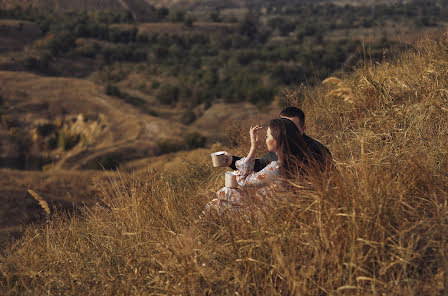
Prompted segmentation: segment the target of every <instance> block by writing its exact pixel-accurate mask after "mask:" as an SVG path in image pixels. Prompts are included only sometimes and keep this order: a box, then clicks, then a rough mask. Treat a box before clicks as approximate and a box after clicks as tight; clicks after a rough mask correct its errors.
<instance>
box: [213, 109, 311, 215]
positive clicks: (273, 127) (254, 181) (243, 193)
mask: <svg viewBox="0 0 448 296" xmlns="http://www.w3.org/2000/svg"><path fill="white" fill-rule="evenodd" d="M261 128H262V127H261V126H258V125H256V126H254V127H251V128H250V131H249V134H250V141H251V147H250V151H249V154H248V155H247V157H244V158H242V159H240V160H238V161H237V162H236V168H237V170H236V171H235V172H234V173H235V174H236V180H237V182H238V185H239V186H240V188H228V187H224V188H222V189H221V190H219V191H218V192H217V193H216V194H217V198H215V199H213V200H212V201H211V202H209V203H208V204H207V206H206V211H208V210H211V209H215V210H218V211H220V210H224V209H228V208H237V209H238V208H241V207H248V206H250V205H251V204H252V203H253V200H251V199H250V198H249V195H248V194H247V193H248V192H250V191H253V193H254V194H253V195H251V196H254V197H255V200H258V201H259V202H262V201H263V199H265V197H266V196H267V195H268V192H269V191H271V190H274V189H275V188H278V187H279V186H281V180H282V179H285V178H286V179H287V178H294V177H295V176H297V175H298V174H300V173H301V172H302V171H303V169H304V168H305V167H306V164H307V163H308V162H309V157H308V156H309V155H311V153H310V151H309V148H308V146H307V144H306V142H305V141H304V140H303V138H302V136H301V134H300V132H299V130H298V128H297V126H296V125H295V124H294V123H293V122H292V121H290V120H289V119H285V118H276V119H273V120H271V122H270V123H269V127H268V130H267V131H266V146H267V149H268V151H270V152H275V153H276V154H277V156H278V161H273V162H271V163H270V164H269V165H268V166H266V167H265V168H264V169H262V170H261V171H259V172H254V159H255V153H256V151H257V148H258V146H259V145H260V136H259V131H260V129H261Z"/></svg>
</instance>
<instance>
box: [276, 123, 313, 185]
mask: <svg viewBox="0 0 448 296" xmlns="http://www.w3.org/2000/svg"><path fill="white" fill-rule="evenodd" d="M269 128H270V129H271V134H272V137H273V138H274V139H275V141H276V142H277V148H278V153H279V157H281V159H279V160H280V161H281V165H280V171H281V173H282V174H283V175H284V176H285V177H287V178H294V177H295V176H297V175H298V174H299V173H300V172H301V171H303V170H304V169H305V167H306V166H307V164H308V162H309V159H310V156H311V152H310V149H309V148H308V145H307V144H306V142H305V140H304V139H303V137H302V135H301V134H300V131H299V129H298V128H297V126H296V125H295V124H294V122H292V121H291V120H289V119H286V118H275V119H272V120H271V121H270V122H269Z"/></svg>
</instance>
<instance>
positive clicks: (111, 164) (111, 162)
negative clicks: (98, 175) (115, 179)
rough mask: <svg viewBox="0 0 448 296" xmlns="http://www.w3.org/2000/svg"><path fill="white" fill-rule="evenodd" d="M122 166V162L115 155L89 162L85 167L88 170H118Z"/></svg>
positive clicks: (104, 156)
mask: <svg viewBox="0 0 448 296" xmlns="http://www.w3.org/2000/svg"><path fill="white" fill-rule="evenodd" d="M119 166H120V161H119V160H118V158H117V157H114V156H113V155H103V156H101V157H100V158H95V159H92V160H89V161H88V162H87V164H86V165H85V167H84V168H85V169H88V170H108V171H111V170H116V169H117V168H118V167H119Z"/></svg>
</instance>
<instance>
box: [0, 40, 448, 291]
mask: <svg viewBox="0 0 448 296" xmlns="http://www.w3.org/2000/svg"><path fill="white" fill-rule="evenodd" d="M419 48H420V49H419V51H417V52H413V53H405V54H403V55H402V56H401V57H400V58H399V59H397V60H396V61H393V62H387V61H385V62H383V63H382V64H371V65H366V66H365V67H362V68H360V69H358V70H357V71H356V72H355V73H354V75H353V76H351V77H349V78H347V79H343V80H342V83H343V86H344V88H348V89H350V100H347V99H344V96H343V95H345V94H346V93H347V92H344V93H339V92H335V91H334V88H331V87H329V86H321V87H318V88H314V89H306V88H305V89H304V88H300V89H297V90H295V91H292V92H290V93H288V97H289V99H290V101H291V103H292V104H295V105H300V106H301V107H303V109H304V110H305V112H306V114H307V115H308V118H307V125H308V134H310V135H313V136H315V137H316V138H318V139H320V140H321V141H322V142H323V143H325V144H327V146H328V147H329V148H330V150H331V151H332V154H333V156H334V158H335V161H336V165H337V170H338V172H337V173H335V174H332V175H330V176H328V178H322V179H311V180H308V181H304V180H302V181H298V182H293V184H291V185H292V186H291V190H290V192H289V193H288V194H287V198H286V199H285V198H280V197H284V195H285V193H282V194H281V196H273V197H272V200H273V203H271V204H268V205H266V206H265V207H263V208H261V209H259V210H256V211H253V212H241V213H232V212H230V213H227V214H224V215H222V216H216V217H204V218H203V219H198V217H199V216H200V213H201V211H202V210H203V208H204V206H205V204H206V203H207V202H208V201H209V200H211V199H212V198H214V194H215V192H216V190H218V189H219V188H220V187H221V186H222V185H223V174H222V173H223V170H222V169H213V168H212V167H211V165H210V163H209V159H208V155H207V153H206V151H204V156H203V157H202V158H201V157H199V158H197V157H195V158H194V159H195V161H194V162H192V161H188V160H187V161H181V160H179V161H178V164H177V165H178V167H181V168H182V169H181V170H176V169H175V166H174V165H171V166H170V167H171V168H173V169H172V170H169V171H167V172H160V171H154V170H151V169H148V170H147V171H146V172H144V173H138V174H137V173H134V174H131V173H130V174H128V173H122V174H121V178H119V180H118V181H117V180H111V181H110V182H104V183H102V184H101V186H102V193H101V194H100V196H99V198H100V201H101V202H100V203H99V204H98V205H97V206H95V207H92V208H88V209H85V210H84V211H85V213H84V215H83V217H82V218H81V217H71V218H64V217H58V216H54V217H52V218H51V219H50V220H49V221H48V222H47V223H45V224H43V225H42V226H40V227H38V228H30V229H28V231H27V233H26V234H25V235H24V237H23V238H22V239H21V240H19V241H17V242H15V243H14V244H12V245H11V246H10V247H9V248H8V249H7V250H6V251H5V252H4V253H3V254H2V255H3V257H1V258H0V289H1V290H2V291H6V293H7V294H21V295H23V294H30V295H31V294H32V295H35V294H44V293H45V294H47V293H50V294H64V295H67V294H73V295H82V294H88V293H90V294H132V295H142V294H143V295H145V294H176V295H189V294H193V295H198V294H199V295H202V294H208V295H222V294H226V295H227V294H228V295H230V294H231V295H235V294H237V295H443V294H442V293H443V291H446V290H447V289H448V247H447V242H446V238H447V237H448V218H447V217H448V204H447V199H446V198H447V193H448V188H447V187H448V185H447V184H448V157H447V156H448V155H447V149H446V147H447V146H448V137H447V136H448V72H447V71H446V69H447V64H448V52H447V43H446V41H445V40H441V41H427V42H425V43H424V44H423V45H422V46H420V47H419ZM304 98H305V99H304ZM246 134H247V132H246V128H245V127H244V126H242V127H240V130H238V131H236V132H235V131H234V137H235V140H236V142H238V143H239V144H240V145H239V146H238V147H237V148H235V149H234V150H232V152H234V153H238V154H242V153H243V152H244V151H245V150H246V149H247V148H248V143H247V139H245V138H247V137H245V135H246ZM215 148H217V147H215ZM220 148H221V147H220Z"/></svg>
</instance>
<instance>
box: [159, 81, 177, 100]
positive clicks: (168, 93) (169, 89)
mask: <svg viewBox="0 0 448 296" xmlns="http://www.w3.org/2000/svg"><path fill="white" fill-rule="evenodd" d="M178 97H179V89H178V88H177V87H176V86H173V85H169V84H164V85H163V86H162V87H161V88H160V89H159V92H158V93H157V100H158V101H159V102H160V103H161V104H164V105H170V104H173V103H176V102H177V100H178Z"/></svg>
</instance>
